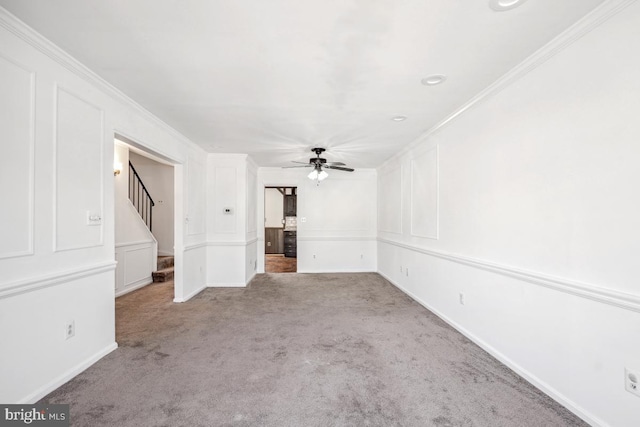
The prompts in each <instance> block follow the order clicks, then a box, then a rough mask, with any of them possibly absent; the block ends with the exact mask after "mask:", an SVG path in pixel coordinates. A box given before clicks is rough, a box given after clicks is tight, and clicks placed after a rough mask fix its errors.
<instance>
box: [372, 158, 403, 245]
mask: <svg viewBox="0 0 640 427" xmlns="http://www.w3.org/2000/svg"><path fill="white" fill-rule="evenodd" d="M395 166H396V167H387V168H386V169H385V170H383V171H382V172H378V182H377V184H376V185H377V191H378V209H376V210H377V212H376V216H377V221H376V222H377V224H378V227H379V231H383V232H385V233H391V234H397V235H400V236H401V235H402V230H403V225H402V214H400V231H394V230H385V229H383V228H382V227H381V226H380V209H379V206H380V203H379V201H380V200H382V197H381V196H382V194H380V179H388V176H389V175H391V174H392V173H395V172H396V171H397V172H399V173H400V188H398V191H397V193H398V194H400V207H399V208H398V212H400V213H402V212H404V206H405V200H404V199H405V197H404V191H402V189H403V188H404V186H403V185H402V184H403V181H404V165H403V164H402V163H399V164H396V165H395Z"/></svg>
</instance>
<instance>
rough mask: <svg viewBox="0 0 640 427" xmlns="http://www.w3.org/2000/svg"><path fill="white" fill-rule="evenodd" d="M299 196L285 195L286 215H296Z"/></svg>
mask: <svg viewBox="0 0 640 427" xmlns="http://www.w3.org/2000/svg"><path fill="white" fill-rule="evenodd" d="M296 199H297V196H296V195H295V194H294V195H290V196H284V216H296V210H297V200H296Z"/></svg>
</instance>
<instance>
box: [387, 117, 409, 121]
mask: <svg viewBox="0 0 640 427" xmlns="http://www.w3.org/2000/svg"><path fill="white" fill-rule="evenodd" d="M391 120H393V121H394V122H401V121H403V120H407V116H394V117H392V118H391Z"/></svg>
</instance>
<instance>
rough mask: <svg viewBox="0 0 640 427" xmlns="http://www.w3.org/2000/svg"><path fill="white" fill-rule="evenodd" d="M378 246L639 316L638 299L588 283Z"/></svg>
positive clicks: (463, 258) (449, 255)
mask: <svg viewBox="0 0 640 427" xmlns="http://www.w3.org/2000/svg"><path fill="white" fill-rule="evenodd" d="M378 242H382V243H386V244H389V245H393V246H397V247H399V248H403V249H407V250H410V251H414V252H418V253H422V254H425V255H430V256H433V257H436V258H441V259H446V260H448V261H452V262H456V263H458V264H463V265H467V266H470V267H474V268H478V269H480V270H485V271H489V272H492V273H497V274H501V275H503V276H508V277H512V278H514V279H518V280H522V281H525V282H529V283H532V284H534V285H539V286H544V287H546V288H549V289H554V290H556V291H560V292H565V293H568V294H571V295H576V296H579V297H583V298H588V299H591V300H593V301H597V302H601V303H604V304H609V305H613V306H615V307H620V308H624V309H627V310H632V311H637V312H640V295H633V294H627V293H624V292H619V291H614V290H611V289H606V288H603V287H601V286H597V285H592V284H589V283H583V282H578V281H574V280H570V279H565V278H562V277H555V276H550V275H547V274H543V273H538V272H535V271H529V270H523V269H519V268H516V267H511V266H507V265H502V264H498V263H493V262H490V261H485V260H481V259H477V258H471V257H466V256H462V255H457V254H452V253H448V252H443V251H436V250H433V249H425V248H419V247H416V246H411V245H407V244H404V243H399V242H394V241H393V240H388V239H383V238H380V237H379V238H378Z"/></svg>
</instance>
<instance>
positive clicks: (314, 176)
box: [307, 169, 318, 180]
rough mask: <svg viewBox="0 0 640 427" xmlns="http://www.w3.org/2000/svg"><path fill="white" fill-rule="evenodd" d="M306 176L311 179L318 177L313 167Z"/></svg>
mask: <svg viewBox="0 0 640 427" xmlns="http://www.w3.org/2000/svg"><path fill="white" fill-rule="evenodd" d="M307 177H308V178H309V179H311V180H314V179H318V171H317V170H315V169H314V170H312V171H311V172H310V173H309V175H307Z"/></svg>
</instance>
